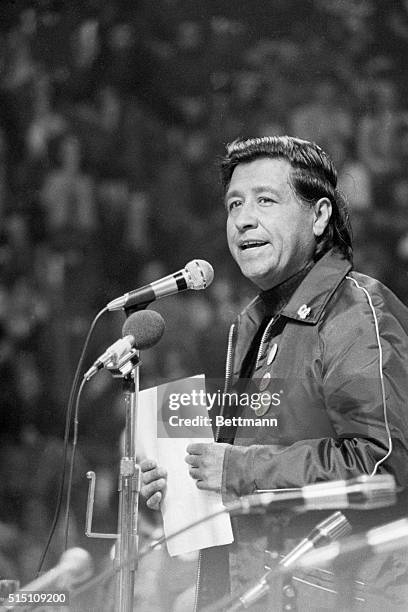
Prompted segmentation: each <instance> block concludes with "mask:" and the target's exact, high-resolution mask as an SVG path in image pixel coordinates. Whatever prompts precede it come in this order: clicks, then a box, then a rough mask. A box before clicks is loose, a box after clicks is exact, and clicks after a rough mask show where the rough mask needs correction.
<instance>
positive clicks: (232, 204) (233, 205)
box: [227, 200, 242, 212]
mask: <svg viewBox="0 0 408 612" xmlns="http://www.w3.org/2000/svg"><path fill="white" fill-rule="evenodd" d="M241 204H242V202H241V200H232V201H231V202H228V204H227V209H228V212H231V211H232V210H233V209H234V208H237V207H238V206H240V205H241Z"/></svg>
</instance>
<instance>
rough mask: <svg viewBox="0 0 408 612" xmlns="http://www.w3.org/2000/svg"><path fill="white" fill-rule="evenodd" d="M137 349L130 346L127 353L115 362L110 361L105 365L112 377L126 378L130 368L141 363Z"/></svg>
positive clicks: (130, 370)
mask: <svg viewBox="0 0 408 612" xmlns="http://www.w3.org/2000/svg"><path fill="white" fill-rule="evenodd" d="M141 363H142V361H141V359H140V355H139V351H138V349H136V348H132V349H131V350H130V351H129V352H128V353H126V354H125V355H123V357H122V358H121V359H120V360H119V361H118V362H117V363H115V364H113V363H111V364H108V365H107V366H106V369H107V370H109V371H110V373H111V374H112V376H113V378H126V377H127V376H129V374H130V373H131V372H132V370H133V369H134V368H136V367H139V366H140V365H141Z"/></svg>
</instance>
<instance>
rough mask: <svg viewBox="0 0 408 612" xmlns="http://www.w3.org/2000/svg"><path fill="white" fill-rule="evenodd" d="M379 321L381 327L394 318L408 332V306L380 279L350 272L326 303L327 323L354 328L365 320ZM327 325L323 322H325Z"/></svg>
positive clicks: (325, 317)
mask: <svg viewBox="0 0 408 612" xmlns="http://www.w3.org/2000/svg"><path fill="white" fill-rule="evenodd" d="M367 318H368V319H369V320H371V321H372V320H373V319H374V318H375V319H377V320H378V323H379V326H380V329H381V327H382V326H383V325H387V324H389V323H390V320H391V319H393V320H394V321H395V323H396V324H397V325H398V326H400V327H401V328H402V329H401V331H404V332H405V334H407V335H408V308H407V307H406V306H405V304H403V303H402V302H401V300H400V299H399V298H398V297H397V296H396V295H395V294H394V293H393V292H392V291H391V290H390V289H389V288H388V287H387V286H386V285H384V284H383V283H381V282H380V281H379V280H377V279H375V278H372V277H371V276H367V275H366V274H362V273H360V272H356V271H354V270H353V271H350V272H349V273H348V274H347V275H346V276H345V278H344V279H343V281H342V282H341V284H340V285H339V287H338V289H337V291H336V292H335V293H334V295H333V296H332V299H331V300H330V302H329V304H328V305H327V308H326V312H325V316H324V317H323V319H325V321H326V323H328V324H329V325H330V322H331V323H332V324H335V325H336V327H340V326H343V325H344V329H349V330H352V329H353V328H355V327H356V326H358V325H361V323H362V321H363V320H364V319H367ZM323 325H324V321H323Z"/></svg>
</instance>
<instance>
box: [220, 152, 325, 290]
mask: <svg viewBox="0 0 408 612" xmlns="http://www.w3.org/2000/svg"><path fill="white" fill-rule="evenodd" d="M290 170H291V166H290V164H289V162H288V161H286V160H283V159H273V158H268V157H264V158H259V159H256V160H254V161H251V162H248V163H242V164H239V165H238V166H237V167H236V168H235V170H234V172H233V174H232V177H231V182H230V185H229V187H228V191H227V193H226V196H225V204H226V207H227V212H228V219H227V238H228V246H229V249H230V251H231V254H232V256H233V258H234V259H235V261H236V262H237V264H238V265H239V267H240V268H241V271H242V273H243V274H244V276H246V277H247V278H249V279H250V280H251V281H252V282H253V283H255V284H256V285H257V286H258V287H260V288H261V289H263V290H265V289H270V288H272V287H274V286H275V285H278V284H279V283H281V282H282V281H284V280H286V279H287V278H289V277H290V276H292V275H293V274H295V273H296V272H298V271H299V270H301V269H302V268H303V267H304V266H305V265H306V264H307V263H308V262H309V261H310V260H311V259H312V257H313V252H314V250H315V246H316V241H315V237H314V231H313V225H314V209H313V207H311V208H309V207H307V206H305V205H304V204H302V203H301V202H300V201H299V199H298V198H297V197H296V196H295V194H294V193H293V191H292V188H291V187H290V184H289V174H290Z"/></svg>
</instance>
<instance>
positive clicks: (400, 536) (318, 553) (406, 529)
mask: <svg viewBox="0 0 408 612" xmlns="http://www.w3.org/2000/svg"><path fill="white" fill-rule="evenodd" d="M405 547H408V519H400V520H398V521H393V522H391V523H386V524H385V525H382V526H381V527H375V528H374V529H370V530H369V531H366V532H365V533H364V534H361V535H357V536H353V537H352V538H346V539H345V540H343V541H342V542H334V543H332V544H329V545H328V546H323V547H322V548H319V550H314V551H311V552H309V553H308V554H307V555H305V556H304V557H303V558H302V559H301V560H300V561H299V562H298V563H297V566H298V567H303V568H308V567H311V566H313V567H319V566H321V565H327V564H329V563H331V562H332V561H334V560H335V559H338V558H344V560H345V561H348V560H349V558H350V557H353V556H354V555H356V554H357V553H364V555H366V554H367V552H374V553H386V552H391V551H395V550H397V549H400V548H405Z"/></svg>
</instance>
